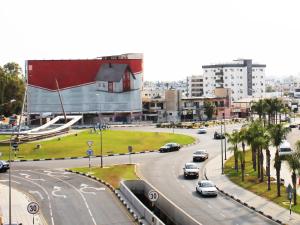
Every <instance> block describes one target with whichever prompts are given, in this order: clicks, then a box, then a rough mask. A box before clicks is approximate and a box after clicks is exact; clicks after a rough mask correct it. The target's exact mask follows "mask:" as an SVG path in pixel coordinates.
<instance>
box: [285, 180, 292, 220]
mask: <svg viewBox="0 0 300 225" xmlns="http://www.w3.org/2000/svg"><path fill="white" fill-rule="evenodd" d="M286 192H287V193H288V199H289V200H290V215H292V198H293V187H292V185H291V184H289V185H288V186H287V188H286Z"/></svg>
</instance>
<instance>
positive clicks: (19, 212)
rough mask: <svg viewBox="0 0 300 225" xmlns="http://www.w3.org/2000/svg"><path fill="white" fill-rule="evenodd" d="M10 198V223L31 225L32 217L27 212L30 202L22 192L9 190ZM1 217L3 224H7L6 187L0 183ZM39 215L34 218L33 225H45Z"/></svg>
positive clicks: (7, 202)
mask: <svg viewBox="0 0 300 225" xmlns="http://www.w3.org/2000/svg"><path fill="white" fill-rule="evenodd" d="M11 196H12V201H11V203H12V205H11V208H12V221H11V222H12V223H14V224H20V223H22V225H32V222H33V221H32V219H33V216H32V215H31V214H29V213H28V212H27V205H28V203H29V202H31V200H30V199H29V198H28V197H27V196H26V195H25V194H23V193H22V192H19V191H17V190H16V189H13V188H12V189H11ZM1 216H2V217H3V222H4V224H8V223H9V200H8V186H6V185H3V184H1V183H0V217H1ZM42 221H43V220H42V218H41V217H40V216H39V214H36V215H35V216H34V224H35V225H45V224H46V223H43V222H42Z"/></svg>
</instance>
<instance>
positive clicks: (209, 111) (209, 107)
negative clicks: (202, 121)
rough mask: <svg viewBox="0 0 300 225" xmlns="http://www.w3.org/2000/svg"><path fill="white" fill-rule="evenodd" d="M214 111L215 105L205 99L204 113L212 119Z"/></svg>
mask: <svg viewBox="0 0 300 225" xmlns="http://www.w3.org/2000/svg"><path fill="white" fill-rule="evenodd" d="M214 112H215V105H214V104H213V103H212V102H209V101H205V102H204V113H205V115H206V116H207V118H208V119H209V120H211V119H212V116H213V114H214Z"/></svg>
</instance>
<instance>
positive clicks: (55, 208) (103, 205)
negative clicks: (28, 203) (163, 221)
mask: <svg viewBox="0 0 300 225" xmlns="http://www.w3.org/2000/svg"><path fill="white" fill-rule="evenodd" d="M7 179H8V174H7V173H5V174H4V173H2V174H0V180H2V181H5V180H7ZM12 181H13V182H12V186H13V187H14V188H16V189H18V190H20V191H22V192H24V193H28V194H29V195H30V196H31V197H32V198H33V199H35V201H37V202H38V203H39V205H40V208H41V211H42V214H43V217H44V218H45V220H46V221H47V223H48V224H49V225H62V224H63V225H87V224H89V225H90V224H93V225H96V224H101V225H104V224H107V225H111V224H116V225H117V224H118V225H123V224H124V225H129V224H135V223H134V222H133V218H132V217H131V215H130V214H129V213H128V212H127V209H125V207H124V206H123V205H121V203H120V202H119V200H118V199H117V198H116V196H115V195H114V194H113V193H112V192H111V191H110V190H108V188H107V187H105V186H104V185H102V184H101V183H99V182H97V181H95V180H92V179H88V178H86V177H83V176H81V175H77V174H73V173H68V172H65V171H62V170H53V169H42V168H36V167H31V166H30V165H26V166H21V165H17V166H16V169H14V170H12Z"/></svg>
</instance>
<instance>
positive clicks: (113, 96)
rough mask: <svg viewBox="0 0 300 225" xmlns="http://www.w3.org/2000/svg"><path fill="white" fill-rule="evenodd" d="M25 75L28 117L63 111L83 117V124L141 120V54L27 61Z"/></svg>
mask: <svg viewBox="0 0 300 225" xmlns="http://www.w3.org/2000/svg"><path fill="white" fill-rule="evenodd" d="M26 74H27V80H28V90H27V107H26V108H27V113H28V114H29V115H31V117H37V116H41V115H44V114H51V115H53V116H55V115H61V114H62V113H63V109H64V111H65V113H66V114H68V115H70V114H81V115H83V122H84V123H94V122H97V121H99V120H100V119H101V121H105V122H117V121H119V122H130V121H133V120H140V119H141V115H142V98H141V90H142V85H143V55H142V54H133V53H131V54H123V55H117V56H105V57H101V58H96V59H78V60H28V61H27V62H26ZM60 99H61V101H60ZM61 103H62V104H61ZM62 106H63V108H62Z"/></svg>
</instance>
